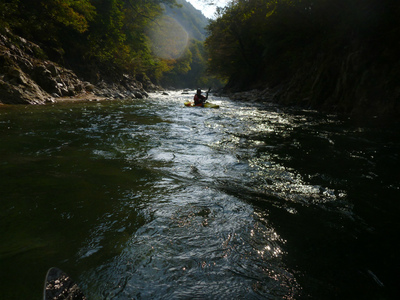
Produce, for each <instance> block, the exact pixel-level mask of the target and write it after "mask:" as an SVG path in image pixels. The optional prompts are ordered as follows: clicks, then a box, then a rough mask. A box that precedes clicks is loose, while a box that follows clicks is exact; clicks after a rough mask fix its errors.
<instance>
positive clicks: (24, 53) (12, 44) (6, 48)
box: [0, 30, 84, 104]
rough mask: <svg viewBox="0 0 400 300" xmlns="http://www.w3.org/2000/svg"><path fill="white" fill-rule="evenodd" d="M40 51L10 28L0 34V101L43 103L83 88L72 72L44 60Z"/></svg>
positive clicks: (36, 46) (9, 102)
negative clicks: (13, 32)
mask: <svg viewBox="0 0 400 300" xmlns="http://www.w3.org/2000/svg"><path fill="white" fill-rule="evenodd" d="M41 53H42V51H41V49H40V47H39V46H38V45H36V44H34V43H31V42H29V41H27V40H25V39H23V38H21V37H18V36H16V35H14V34H12V33H11V32H9V31H7V30H6V31H5V34H0V102H2V103H7V104H44V103H46V102H53V101H54V98H57V97H61V96H73V95H74V94H75V93H76V92H79V91H82V90H83V88H84V85H83V83H82V82H81V81H80V80H79V79H78V77H77V76H76V75H75V74H74V73H73V72H72V71H70V70H67V69H65V68H63V67H60V66H58V65H56V64H55V63H53V62H51V61H48V60H44V59H41V58H40V56H41ZM42 56H43V55H42Z"/></svg>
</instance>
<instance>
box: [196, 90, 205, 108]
mask: <svg viewBox="0 0 400 300" xmlns="http://www.w3.org/2000/svg"><path fill="white" fill-rule="evenodd" d="M207 99H208V92H206V96H203V95H202V94H201V89H197V93H196V95H194V105H195V106H203V105H204V102H206V100H207Z"/></svg>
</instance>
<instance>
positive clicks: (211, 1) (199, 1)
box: [186, 0, 230, 19]
mask: <svg viewBox="0 0 400 300" xmlns="http://www.w3.org/2000/svg"><path fill="white" fill-rule="evenodd" d="M186 1H188V2H190V3H191V4H192V5H193V6H194V7H195V8H197V9H198V10H200V11H201V12H202V13H203V14H204V15H205V16H206V17H207V18H210V19H212V18H214V13H215V11H216V9H217V7H218V6H219V7H224V6H225V5H226V4H227V3H228V2H229V1H230V0H186Z"/></svg>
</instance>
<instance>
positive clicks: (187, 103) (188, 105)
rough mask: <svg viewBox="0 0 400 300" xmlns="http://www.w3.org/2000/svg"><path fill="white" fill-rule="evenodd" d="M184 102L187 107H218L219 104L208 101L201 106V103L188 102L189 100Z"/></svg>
mask: <svg viewBox="0 0 400 300" xmlns="http://www.w3.org/2000/svg"><path fill="white" fill-rule="evenodd" d="M184 104H185V106H187V107H205V108H219V105H218V104H214V103H210V102H206V103H204V105H203V106H201V105H194V102H190V101H188V102H185V103H184Z"/></svg>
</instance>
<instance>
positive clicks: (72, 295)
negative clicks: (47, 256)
mask: <svg viewBox="0 0 400 300" xmlns="http://www.w3.org/2000/svg"><path fill="white" fill-rule="evenodd" d="M43 294H44V296H43V299H44V300H50V299H51V300H54V299H57V300H58V299H59V300H64V299H74V300H86V297H85V295H83V293H82V291H81V289H80V288H79V286H78V285H77V284H76V283H75V282H73V280H72V279H71V277H69V276H68V275H67V274H65V273H64V272H63V271H62V270H60V269H58V268H51V269H50V270H49V271H47V275H46V280H45V283H44V292H43Z"/></svg>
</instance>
